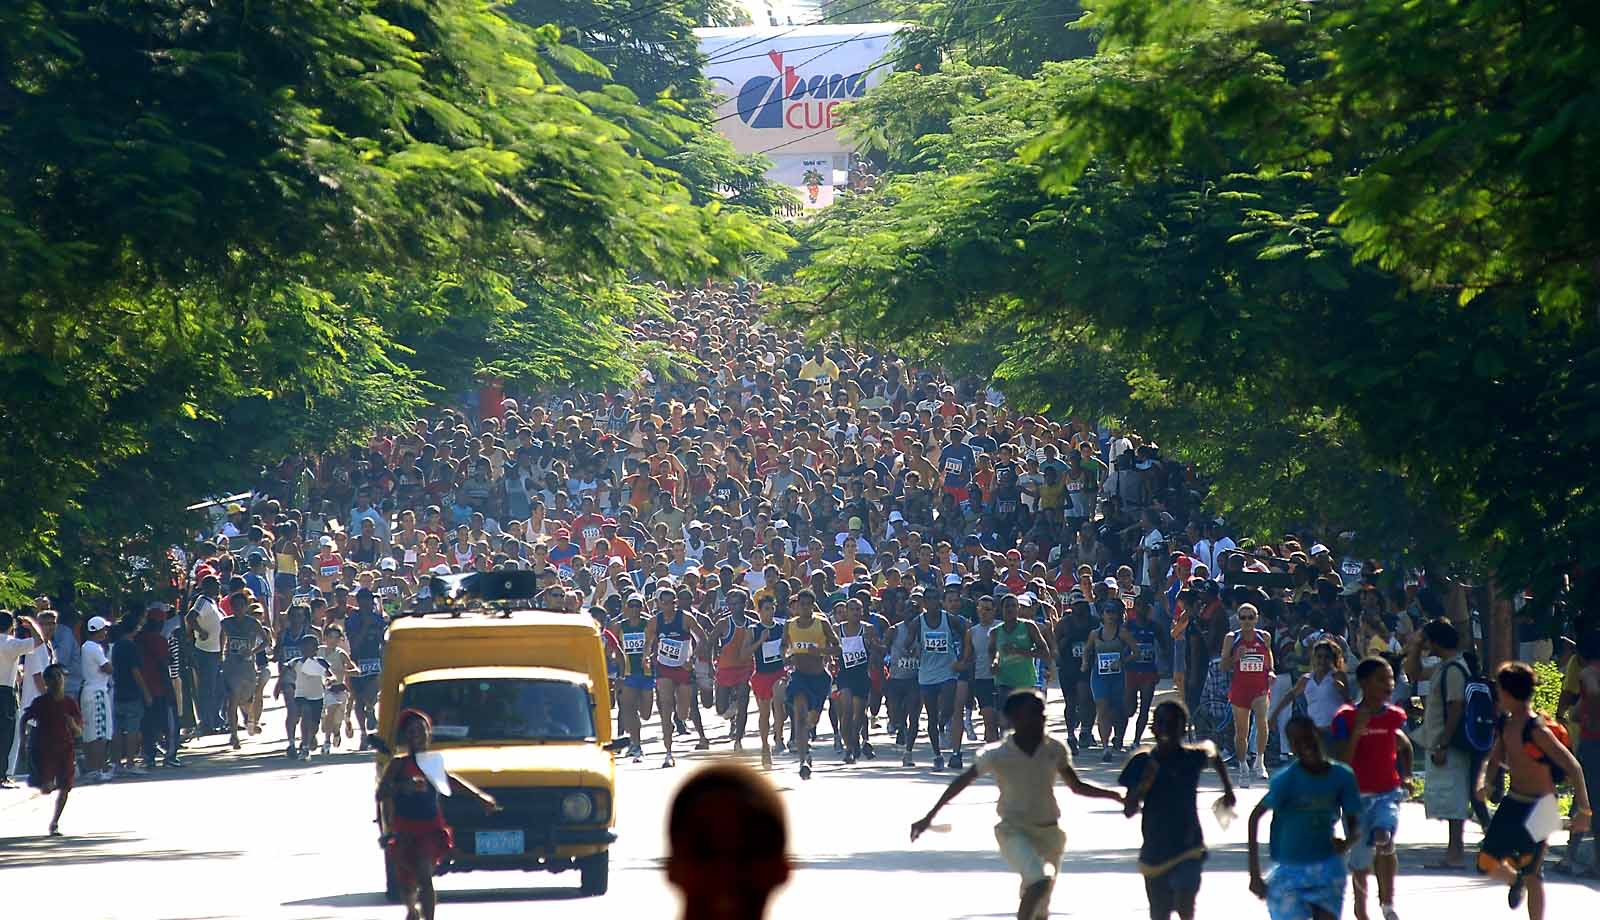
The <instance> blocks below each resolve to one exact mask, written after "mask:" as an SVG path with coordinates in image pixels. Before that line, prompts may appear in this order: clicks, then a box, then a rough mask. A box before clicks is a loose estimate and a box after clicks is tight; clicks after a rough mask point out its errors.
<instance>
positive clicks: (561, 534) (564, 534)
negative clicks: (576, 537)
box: [556, 527, 572, 540]
mask: <svg viewBox="0 0 1600 920" xmlns="http://www.w3.org/2000/svg"><path fill="white" fill-rule="evenodd" d="M556 539H558V540H570V539H572V531H570V530H568V529H567V528H565V527H563V528H561V529H560V530H557V531H556Z"/></svg>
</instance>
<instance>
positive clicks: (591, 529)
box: [572, 495, 606, 557]
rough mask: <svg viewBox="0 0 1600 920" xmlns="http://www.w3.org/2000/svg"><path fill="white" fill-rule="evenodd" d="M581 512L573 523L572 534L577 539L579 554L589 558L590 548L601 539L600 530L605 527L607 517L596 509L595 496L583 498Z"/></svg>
mask: <svg viewBox="0 0 1600 920" xmlns="http://www.w3.org/2000/svg"><path fill="white" fill-rule="evenodd" d="M580 511H581V513H580V514H579V515H578V516H577V517H576V518H574V519H573V521H572V534H573V536H574V537H576V538H577V543H578V552H579V554H580V555H582V556H584V557H587V556H588V555H589V548H590V547H592V546H594V542H595V541H596V540H598V539H600V528H601V527H603V526H604V525H605V522H606V516H605V515H603V514H601V513H600V512H599V511H597V510H596V509H595V503H594V496H593V495H585V496H584V497H583V504H582V505H581V506H580Z"/></svg>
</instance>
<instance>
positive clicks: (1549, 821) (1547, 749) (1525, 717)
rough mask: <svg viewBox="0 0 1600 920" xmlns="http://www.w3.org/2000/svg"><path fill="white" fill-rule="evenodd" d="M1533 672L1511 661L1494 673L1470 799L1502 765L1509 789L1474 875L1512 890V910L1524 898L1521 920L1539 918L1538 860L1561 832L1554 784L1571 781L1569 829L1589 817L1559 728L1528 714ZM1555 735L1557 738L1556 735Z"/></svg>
mask: <svg viewBox="0 0 1600 920" xmlns="http://www.w3.org/2000/svg"><path fill="white" fill-rule="evenodd" d="M1537 683H1538V678H1537V677H1535V676H1534V673H1533V669H1532V668H1530V667H1528V665H1526V664H1524V663H1522V662H1520V661H1510V662H1507V663H1505V664H1503V665H1501V666H1500V670H1499V671H1497V672H1496V673H1495V686H1496V688H1497V693H1498V695H1499V708H1500V711H1501V712H1502V713H1503V715H1501V717H1500V719H1499V722H1498V724H1497V726H1496V731H1495V740H1494V746H1493V747H1492V748H1491V749H1490V751H1489V756H1488V757H1487V758H1486V759H1485V768H1486V769H1480V770H1479V772H1478V774H1477V776H1476V777H1475V781H1474V795H1475V797H1476V798H1478V799H1479V800H1482V799H1484V798H1486V797H1487V795H1488V784H1487V779H1486V777H1487V774H1488V772H1489V769H1487V768H1493V769H1499V768H1500V767H1501V766H1502V765H1503V766H1504V767H1505V769H1506V772H1507V773H1509V774H1510V777H1511V784H1510V789H1509V790H1508V791H1507V792H1506V793H1505V798H1504V799H1503V800H1501V802H1500V807H1499V808H1497V809H1495V813H1494V820H1492V821H1491V822H1489V827H1488V829H1486V830H1485V831H1484V834H1483V842H1482V844H1480V846H1479V850H1478V871H1479V872H1480V873H1482V874H1484V875H1487V876H1489V877H1491V878H1493V879H1496V880H1498V881H1501V882H1505V883H1507V884H1509V885H1510V886H1511V888H1510V891H1509V893H1508V894H1507V898H1506V901H1507V903H1508V904H1510V906H1511V909H1512V910H1516V909H1517V908H1519V907H1521V906H1522V900H1523V895H1524V894H1526V895H1527V901H1528V920H1543V918H1544V856H1545V851H1546V850H1547V849H1548V848H1549V838H1550V835H1551V834H1553V833H1554V832H1555V830H1556V829H1557V828H1559V827H1560V826H1561V810H1560V806H1559V805H1557V804H1556V786H1557V785H1559V784H1561V783H1562V782H1565V781H1569V780H1570V781H1571V783H1572V830H1573V832H1574V833H1578V832H1581V831H1584V830H1586V829H1587V828H1588V826H1589V820H1590V819H1591V818H1592V817H1593V816H1594V812H1593V811H1592V810H1591V809H1590V807H1589V792H1588V787H1587V784H1586V783H1585V782H1584V777H1583V771H1582V770H1581V769H1580V768H1579V766H1578V760H1577V758H1575V757H1573V756H1572V752H1571V751H1569V750H1567V745H1566V743H1565V741H1564V736H1565V735H1566V729H1564V728H1562V727H1561V724H1560V723H1559V722H1547V721H1545V719H1544V718H1543V717H1541V716H1540V715H1539V714H1538V713H1536V712H1534V711H1533V708H1532V706H1531V702H1532V700H1533V688H1534V685H1535V684H1537ZM1558 733H1559V734H1558Z"/></svg>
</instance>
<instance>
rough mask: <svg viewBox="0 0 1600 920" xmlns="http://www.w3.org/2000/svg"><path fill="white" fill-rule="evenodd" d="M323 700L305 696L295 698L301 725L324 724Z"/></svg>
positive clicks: (296, 711) (296, 710)
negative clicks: (309, 698)
mask: <svg viewBox="0 0 1600 920" xmlns="http://www.w3.org/2000/svg"><path fill="white" fill-rule="evenodd" d="M322 703H323V701H322V700H308V699H306V698H305V697H303V696H297V697H295V698H294V707H295V713H296V715H297V716H298V717H299V719H300V724H301V725H321V724H322Z"/></svg>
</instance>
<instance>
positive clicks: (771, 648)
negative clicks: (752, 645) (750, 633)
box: [761, 639, 783, 664]
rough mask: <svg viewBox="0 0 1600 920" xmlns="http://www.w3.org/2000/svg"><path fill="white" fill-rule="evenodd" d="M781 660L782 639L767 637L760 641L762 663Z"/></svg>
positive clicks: (773, 662)
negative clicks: (767, 638)
mask: <svg viewBox="0 0 1600 920" xmlns="http://www.w3.org/2000/svg"><path fill="white" fill-rule="evenodd" d="M782 660H783V640H782V639H769V640H768V641H766V642H763V643H761V661H762V663H764V664H775V663H777V662H779V661H782Z"/></svg>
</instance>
